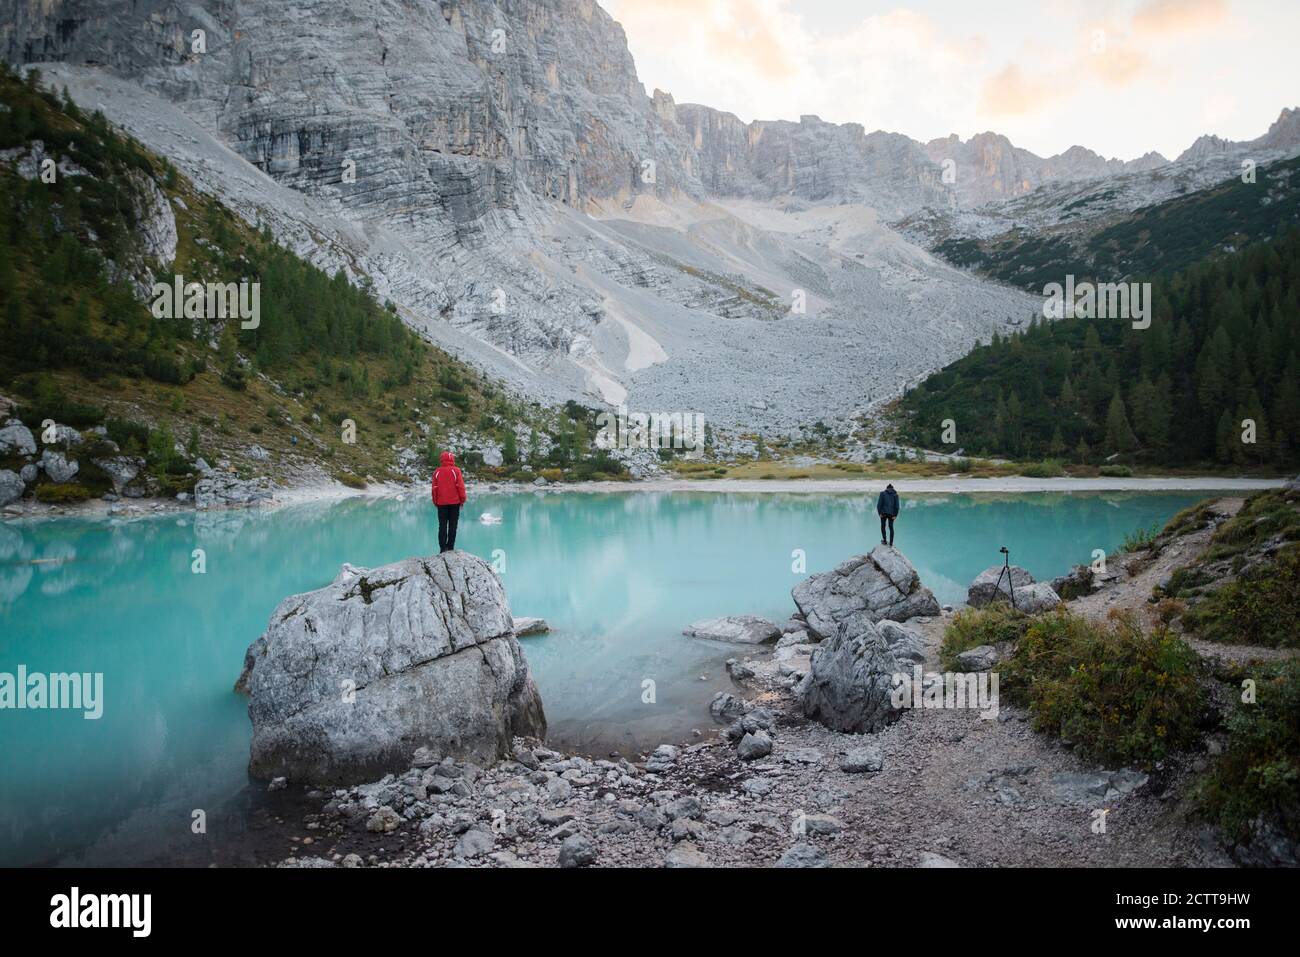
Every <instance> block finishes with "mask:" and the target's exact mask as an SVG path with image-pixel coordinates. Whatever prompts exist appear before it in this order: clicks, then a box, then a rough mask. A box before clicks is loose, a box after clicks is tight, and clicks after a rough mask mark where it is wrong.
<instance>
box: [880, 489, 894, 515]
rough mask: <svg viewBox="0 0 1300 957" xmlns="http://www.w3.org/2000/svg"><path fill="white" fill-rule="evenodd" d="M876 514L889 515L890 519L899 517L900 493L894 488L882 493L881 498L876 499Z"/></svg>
mask: <svg viewBox="0 0 1300 957" xmlns="http://www.w3.org/2000/svg"><path fill="white" fill-rule="evenodd" d="M876 514H877V515H887V516H889V517H890V518H897V517H898V493H897V492H895V491H894V486H892V485H890V486H888V487H886V489H885V490H884V491H883V492H881V493H880V498H878V499H876Z"/></svg>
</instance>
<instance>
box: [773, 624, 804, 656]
mask: <svg viewBox="0 0 1300 957" xmlns="http://www.w3.org/2000/svg"><path fill="white" fill-rule="evenodd" d="M810 640H811V639H810V637H809V635H808V632H807V631H806V630H804V629H803V628H800V629H798V630H797V631H787V632H785V633H783V634H782V635H781V640H780V641H778V642H777V643H776V649H777V651H780V650H781V649H782V648H793V647H797V646H799V645H806V644H808V642H809V641H810Z"/></svg>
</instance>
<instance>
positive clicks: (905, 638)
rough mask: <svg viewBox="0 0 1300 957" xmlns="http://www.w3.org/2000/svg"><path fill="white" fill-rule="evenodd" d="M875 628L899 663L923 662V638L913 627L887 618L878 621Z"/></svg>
mask: <svg viewBox="0 0 1300 957" xmlns="http://www.w3.org/2000/svg"><path fill="white" fill-rule="evenodd" d="M876 628H877V630H878V631H879V632H880V637H882V638H884V639H885V644H887V645H889V650H890V651H892V652H893V653H894V657H895V658H897V659H898V660H899V662H900V663H902V664H909V663H911V664H924V662H925V639H924V638H922V637H921V633H920V632H918V631H917V630H916V629H915V628H912V627H910V626H908V625H903V624H900V623H899V622H896V621H888V620H886V621H882V622H880V623H879V624H878V625H877V626H876Z"/></svg>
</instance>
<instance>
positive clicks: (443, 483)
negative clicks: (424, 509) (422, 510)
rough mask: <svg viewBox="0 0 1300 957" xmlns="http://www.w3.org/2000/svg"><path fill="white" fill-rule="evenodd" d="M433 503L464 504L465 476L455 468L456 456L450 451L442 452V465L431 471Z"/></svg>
mask: <svg viewBox="0 0 1300 957" xmlns="http://www.w3.org/2000/svg"><path fill="white" fill-rule="evenodd" d="M433 504H434V505H464V504H465V476H463V475H461V473H460V469H458V468H456V456H454V455H452V454H451V453H450V452H443V453H442V467H441V468H439V469H437V470H435V471H434V473H433Z"/></svg>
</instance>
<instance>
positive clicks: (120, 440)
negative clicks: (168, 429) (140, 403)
mask: <svg viewBox="0 0 1300 957" xmlns="http://www.w3.org/2000/svg"><path fill="white" fill-rule="evenodd" d="M104 425H105V426H106V427H107V428H108V437H109V438H110V439H112V440H113V441H114V442H116V443H117V444H118V445H119V446H121V447H122V450H123V451H125V450H126V447H127V445H128V444H129V443H131V442H132V440H134V445H133V448H134V449H136V454H143V452H144V450H145V449H147V448H148V447H149V426H147V425H145V424H144V423H143V422H134V421H132V420H130V419H109V420H108V421H107V422H105V423H104Z"/></svg>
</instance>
